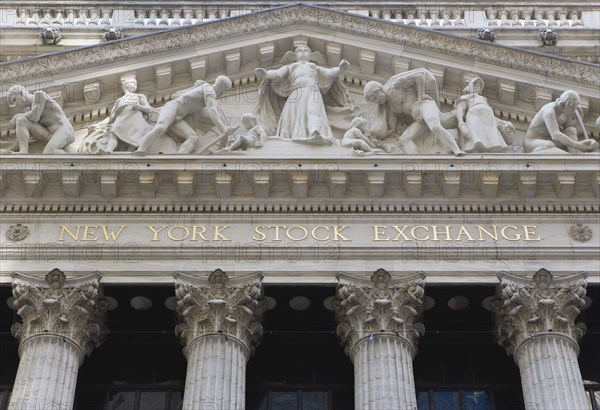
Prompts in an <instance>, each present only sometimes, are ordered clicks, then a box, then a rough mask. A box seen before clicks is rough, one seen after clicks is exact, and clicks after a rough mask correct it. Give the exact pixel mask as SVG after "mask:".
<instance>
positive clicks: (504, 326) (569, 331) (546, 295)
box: [492, 269, 587, 354]
mask: <svg viewBox="0 0 600 410" xmlns="http://www.w3.org/2000/svg"><path fill="white" fill-rule="evenodd" d="M498 277H499V279H500V285H499V287H498V291H497V296H496V299H495V301H494V302H493V303H492V307H493V310H494V313H495V314H496V324H495V331H496V337H497V341H498V343H499V344H500V345H501V346H503V347H505V348H506V350H507V352H508V353H509V354H514V353H515V352H516V351H517V350H518V349H519V347H520V346H521V345H522V344H523V343H526V342H528V341H530V340H534V339H535V338H536V336H537V335H539V334H542V333H546V332H553V333H562V334H563V335H565V336H567V337H569V338H571V339H572V340H573V341H574V342H577V341H578V340H579V339H580V338H581V337H582V336H583V335H584V333H585V330H586V327H585V324H583V323H575V318H576V317H577V316H578V315H579V313H581V309H582V308H583V306H584V305H585V300H584V298H585V294H586V277H587V274H585V273H583V272H582V273H578V274H575V275H571V276H568V277H564V278H559V279H555V278H553V276H552V274H551V273H550V272H548V271H547V270H546V269H540V270H539V271H537V272H536V273H535V274H534V275H533V278H532V279H525V278H522V277H519V276H515V275H511V274H509V273H506V272H501V273H500V274H499V275H498Z"/></svg>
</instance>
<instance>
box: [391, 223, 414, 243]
mask: <svg viewBox="0 0 600 410" xmlns="http://www.w3.org/2000/svg"><path fill="white" fill-rule="evenodd" d="M392 228H394V229H395V230H396V232H398V235H396V237H395V238H394V240H395V241H399V240H400V237H402V239H404V240H405V241H412V238H409V237H408V236H406V234H405V233H404V230H405V229H406V228H408V226H406V225H404V226H403V227H402V229H400V227H399V226H397V225H393V226H392Z"/></svg>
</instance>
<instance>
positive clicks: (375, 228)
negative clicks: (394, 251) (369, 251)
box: [373, 225, 390, 241]
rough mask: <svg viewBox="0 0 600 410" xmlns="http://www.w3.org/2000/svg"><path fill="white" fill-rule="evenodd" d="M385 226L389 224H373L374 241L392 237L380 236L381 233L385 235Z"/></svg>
mask: <svg viewBox="0 0 600 410" xmlns="http://www.w3.org/2000/svg"><path fill="white" fill-rule="evenodd" d="M385 228H387V226H385V225H383V226H380V225H373V236H374V238H373V240H374V241H389V240H390V238H388V237H387V236H386V237H385V238H382V237H380V235H385ZM380 229H383V231H380Z"/></svg>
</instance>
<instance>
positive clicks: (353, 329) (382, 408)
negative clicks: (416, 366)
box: [334, 269, 425, 410]
mask: <svg viewBox="0 0 600 410" xmlns="http://www.w3.org/2000/svg"><path fill="white" fill-rule="evenodd" d="M337 278H338V281H339V284H338V287H337V292H336V293H337V295H336V301H335V303H334V308H335V313H336V318H337V320H338V328H337V333H338V337H339V338H340V341H341V343H342V344H343V345H344V346H345V347H346V353H347V354H348V355H349V356H350V358H351V359H352V363H353V364H354V402H355V407H356V410H388V409H398V410H413V409H416V408H417V398H416V391H415V381H414V374H413V366H412V361H413V358H414V355H415V354H416V349H415V345H416V343H417V341H418V339H419V336H420V335H422V334H423V332H424V327H423V325H422V323H420V322H419V317H420V316H421V314H422V311H423V295H424V289H423V286H424V279H425V275H424V274H422V273H418V274H414V275H409V276H405V277H402V278H393V279H392V277H391V275H390V274H389V273H388V272H386V271H385V270H383V269H379V270H378V271H376V272H375V273H374V274H373V275H372V276H371V279H370V281H369V280H368V279H365V278H362V277H357V276H353V275H348V274H344V273H340V274H338V276H337Z"/></svg>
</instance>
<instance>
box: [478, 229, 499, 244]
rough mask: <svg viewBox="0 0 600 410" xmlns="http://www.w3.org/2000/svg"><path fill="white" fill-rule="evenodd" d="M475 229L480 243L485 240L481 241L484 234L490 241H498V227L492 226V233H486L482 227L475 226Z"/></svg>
mask: <svg viewBox="0 0 600 410" xmlns="http://www.w3.org/2000/svg"><path fill="white" fill-rule="evenodd" d="M476 228H477V229H479V240H480V241H484V240H485V239H483V234H484V233H485V234H486V235H487V236H489V237H490V238H491V239H493V240H495V241H497V240H498V226H497V225H492V228H493V229H494V233H491V232H490V231H488V230H487V229H485V228H484V227H483V226H479V225H477V226H476Z"/></svg>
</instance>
